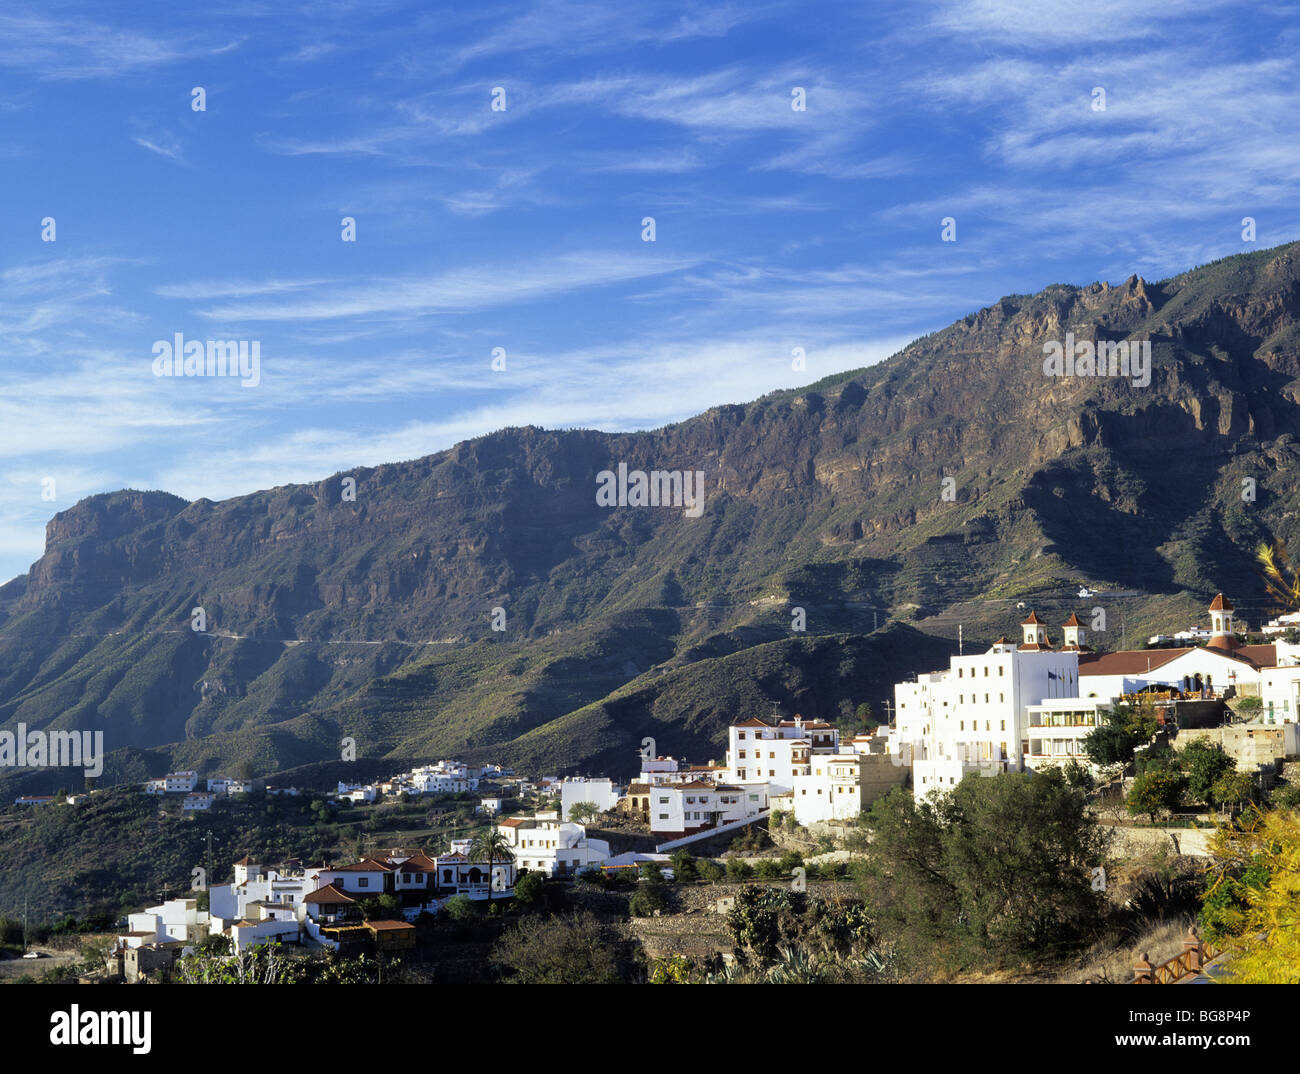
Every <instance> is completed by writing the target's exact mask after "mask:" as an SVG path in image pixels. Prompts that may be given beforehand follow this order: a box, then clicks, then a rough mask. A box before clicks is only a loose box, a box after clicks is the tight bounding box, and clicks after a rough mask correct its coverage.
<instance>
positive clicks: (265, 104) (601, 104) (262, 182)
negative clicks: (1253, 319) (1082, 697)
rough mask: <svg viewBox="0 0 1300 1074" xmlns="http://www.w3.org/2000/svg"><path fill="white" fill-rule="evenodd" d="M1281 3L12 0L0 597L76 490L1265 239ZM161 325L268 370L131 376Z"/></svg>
mask: <svg viewBox="0 0 1300 1074" xmlns="http://www.w3.org/2000/svg"><path fill="white" fill-rule="evenodd" d="M1296 14H1297V9H1296V5H1295V4H1283V5H1277V6H1275V7H1273V8H1270V9H1269V10H1268V11H1263V12H1261V11H1258V10H1255V9H1252V8H1249V7H1247V6H1245V5H1238V4H1231V3H1221V2H1216V0H1189V2H1183V3H1162V4H1143V3H1136V4H1134V3H1120V2H1117V0H1102V2H1100V3H1094V4H1091V5H1088V6H1086V7H1080V6H1078V5H1067V4H1065V3H1058V2H1056V0H1050V2H1045V3H1029V2H1025V3H1012V2H1001V0H969V2H959V3H948V4H930V3H918V4H908V3H893V2H886V3H883V4H879V5H872V6H871V8H870V10H868V11H862V12H856V13H855V12H834V13H833V14H832V13H828V12H827V11H826V10H824V9H823V8H821V7H820V6H816V5H806V4H792V3H759V4H755V5H741V4H728V5H722V6H715V5H704V4H669V5H656V6H655V7H654V8H653V9H649V10H644V9H639V8H638V9H634V10H628V9H625V8H623V7H622V6H619V7H618V8H615V7H613V6H611V5H597V4H583V3H568V2H559V3H557V2H543V3H535V4H527V5H519V4H501V5H489V6H487V7H479V6H477V5H476V6H475V8H474V10H472V11H466V10H463V9H459V8H452V7H450V6H447V7H445V8H434V9H430V8H428V7H427V6H426V5H423V4H416V3H400V2H385V0H380V2H377V3H352V2H347V0H341V2H337V3H330V4H324V5H316V6H314V7H313V8H312V9H311V11H310V14H309V15H302V14H298V13H296V12H288V13H286V12H283V11H280V10H278V9H277V6H275V5H269V4H268V5H257V4H244V5H239V6H237V7H235V8H232V9H228V10H227V9H214V10H198V11H190V12H183V13H178V12H176V11H175V10H173V9H172V8H170V7H168V6H165V5H162V4H157V3H147V4H144V5H136V6H132V7H131V9H130V10H129V11H126V12H123V13H122V14H120V15H117V16H113V17H112V18H111V19H110V17H109V16H107V15H105V13H104V9H103V8H102V7H101V6H100V5H90V4H81V3H71V2H63V0H54V2H53V3H49V4H43V5H17V6H14V7H10V8H8V9H6V11H5V12H4V13H3V14H0V118H2V120H3V123H4V130H5V138H4V139H3V146H4V148H3V149H0V157H2V159H3V166H4V169H5V173H6V181H7V183H6V185H7V188H8V189H7V192H6V198H5V199H4V202H3V205H2V206H0V345H2V347H3V349H2V350H0V455H2V456H3V460H4V462H3V466H2V467H0V489H2V490H3V492H4V494H5V496H6V501H5V502H6V503H7V504H8V505H9V510H8V511H6V512H5V514H4V516H3V518H2V519H0V579H4V578H9V577H12V576H14V575H17V574H19V573H21V572H23V571H25V570H26V568H27V566H28V565H29V564H30V563H31V562H32V561H33V560H35V559H36V558H38V557H39V555H40V554H41V552H42V549H43V543H44V528H45V523H46V522H47V521H48V519H49V518H50V517H51V516H52V515H53V514H55V513H56V512H58V511H60V510H65V509H66V508H68V507H69V506H71V505H72V504H73V503H75V502H76V501H77V500H79V499H81V498H83V497H85V496H87V495H91V494H94V493H97V492H103V491H109V490H112V489H117V488H124V487H136V488H161V489H166V490H168V491H171V492H175V493H177V494H179V495H182V496H185V497H186V498H189V499H196V498H199V497H201V496H206V497H208V498H210V499H220V498H224V497H227V496H230V495H236V494H240V493H246V492H251V491H254V490H257V489H262V488H270V487H273V486H276V485H282V484H286V483H290V482H300V481H311V480H317V479H319V478H320V477H322V476H324V475H326V474H329V473H332V472H336V471H338V470H341V469H345V468H347V467H350V466H357V465H376V464H379V463H382V462H389V461H396V460H400V459H407V458H415V457H419V456H423V455H427V454H430V453H432V452H435V451H438V450H442V449H444V448H447V447H449V446H451V445H452V444H454V443H455V442H457V441H459V440H463V439H467V438H470V437H474V436H479V435H483V434H486V433H489V432H491V431H493V430H495V429H498V428H501V427H503V426H510V425H527V424H532V425H543V426H547V427H553V428H565V427H577V426H581V427H593V428H600V429H606V430H610V431H620V430H632V429H642V428H653V427H657V426H661V425H664V424H666V423H669V422H672V421H676V420H681V419H683V418H686V417H689V416H691V415H692V414H696V413H699V412H701V411H704V410H707V409H708V408H709V407H711V406H715V405H718V404H722V403H735V402H743V401H747V400H750V399H754V398H756V397H758V396H761V395H763V394H765V393H767V392H769V391H773V390H776V389H780V388H793V387H797V386H800V385H803V384H808V383H812V382H814V381H817V380H819V379H821V378H822V377H824V376H828V375H830V374H834V373H838V372H842V371H844V370H847V369H853V368H856V367H859V366H862V365H866V364H870V363H872V362H875V361H878V360H880V359H882V358H884V357H887V356H888V355H889V354H892V353H894V352H896V351H898V350H899V349H900V348H901V347H902V346H903V345H904V344H905V343H906V342H907V341H908V340H910V339H912V338H915V337H916V336H918V335H922V334H925V333H927V332H931V331H934V330H937V329H939V328H942V327H944V326H946V325H948V324H950V323H951V322H953V321H954V320H957V319H959V318H961V317H963V316H965V315H967V314H969V313H971V312H973V311H974V310H976V309H978V308H981V307H983V306H986V305H988V304H990V303H992V302H995V301H996V300H997V299H998V298H999V297H1001V296H1002V295H1005V294H1011V293H1029V292H1034V291H1037V290H1039V289H1041V288H1042V287H1044V286H1046V285H1048V284H1051V283H1057V282H1065V283H1073V284H1078V285H1085V284H1087V283H1090V282H1092V281H1093V280H1096V279H1109V280H1111V281H1112V282H1114V281H1117V280H1121V279H1123V278H1125V277H1127V276H1128V275H1130V274H1131V273H1134V272H1136V273H1140V274H1142V275H1144V276H1146V277H1147V278H1148V279H1155V278H1160V277H1163V276H1169V275H1173V274H1176V273H1179V272H1182V271H1185V270H1187V269H1190V268H1192V267H1193V266H1195V265H1198V264H1203V263H1205V262H1208V261H1211V260H1214V259H1216V258H1219V257H1223V256H1226V255H1229V254H1232V253H1238V252H1242V251H1243V250H1249V249H1258V248H1262V247H1265V246H1273V245H1278V244H1280V243H1283V242H1287V241H1290V240H1291V239H1294V238H1295V237H1297V236H1298V235H1300V212H1298V211H1297V209H1296V208H1295V206H1296V204H1297V194H1298V193H1300V189H1298V188H1300V144H1298V143H1297V141H1296V139H1295V137H1294V127H1295V121H1294V117H1295V116H1296V115H1300V78H1297V74H1298V73H1300V72H1298V70H1297V68H1298V67H1300V61H1297V59H1296V56H1297V54H1298V51H1300V50H1297V48H1296V46H1297V43H1300V42H1298V40H1297V38H1298V36H1300V35H1298V34H1297V26H1300V23H1298V22H1297V20H1296V18H1295V16H1296ZM196 86H201V87H203V89H204V92H205V94H206V110H205V111H201V112H196V111H193V110H192V108H191V96H192V94H191V91H192V89H193V88H194V87H196ZM1098 86H1100V87H1104V89H1105V91H1106V103H1107V107H1106V110H1105V111H1104V112H1098V111H1095V110H1094V108H1093V100H1094V95H1093V90H1094V87H1098ZM495 87H501V88H502V89H503V90H504V91H505V99H506V107H505V110H504V111H493V109H492V99H493V90H494V88H495ZM795 87H799V88H801V89H802V90H803V91H804V94H805V97H806V110H804V111H795V110H794V109H792V107H791V102H792V90H793V89H794V88H795ZM947 216H952V217H955V218H956V220H957V241H956V242H955V243H944V242H942V241H941V237H940V232H941V220H942V218H944V217H947ZM1246 216H1250V217H1253V218H1254V219H1255V220H1256V221H1257V222H1258V223H1257V227H1258V241H1257V242H1256V243H1246V242H1243V241H1242V235H1241V220H1242V218H1243V217H1246ZM46 217H53V218H54V219H55V221H56V223H57V234H56V238H55V241H53V242H43V241H42V230H43V225H42V221H43V220H44V219H45V218H46ZM344 217H351V218H354V219H355V221H356V241H355V242H344V241H342V239H341V233H342V223H341V222H342V220H343V218H344ZM645 217H654V219H655V224H656V229H655V230H656V234H655V241H654V242H653V243H651V242H644V241H642V232H643V225H642V221H643V219H644V218H645ZM178 332H179V333H183V334H184V336H185V337H186V338H187V339H199V340H206V339H243V340H257V341H258V342H259V343H260V350H261V362H262V376H261V383H260V384H259V385H258V387H256V388H245V387H242V386H241V385H240V384H239V383H238V382H237V381H219V380H215V379H203V378H159V377H155V376H154V375H153V371H152V368H151V366H152V359H153V354H152V351H151V348H152V346H153V344H154V342H155V341H157V340H170V339H172V338H173V336H174V334H175V333H178ZM497 347H500V348H503V349H504V350H505V353H506V356H507V359H506V360H507V368H506V371H504V372H493V371H492V369H491V367H490V362H491V357H492V352H493V349H494V348H497ZM796 347H802V348H803V349H804V351H805V352H806V354H807V367H806V370H805V371H803V372H798V371H795V370H794V369H792V367H791V353H792V351H793V349H794V348H796ZM47 477H53V478H54V479H55V487H56V490H57V492H56V495H55V497H54V499H53V500H46V499H43V498H42V489H43V484H42V483H43V480H44V479H45V478H47Z"/></svg>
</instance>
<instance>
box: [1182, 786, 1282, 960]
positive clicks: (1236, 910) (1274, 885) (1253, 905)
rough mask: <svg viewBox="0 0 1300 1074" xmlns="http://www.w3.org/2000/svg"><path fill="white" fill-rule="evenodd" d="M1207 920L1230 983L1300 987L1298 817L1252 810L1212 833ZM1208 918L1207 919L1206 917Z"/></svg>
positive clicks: (1203, 917)
mask: <svg viewBox="0 0 1300 1074" xmlns="http://www.w3.org/2000/svg"><path fill="white" fill-rule="evenodd" d="M1210 849H1211V854H1212V857H1213V862H1214V867H1215V874H1216V875H1215V879H1214V881H1213V883H1212V884H1211V885H1210V887H1209V889H1208V890H1207V892H1206V897H1205V909H1204V910H1203V911H1202V921H1203V923H1205V924H1206V926H1207V927H1206V936H1207V938H1209V939H1211V940H1213V941H1214V942H1216V943H1217V944H1218V945H1219V946H1220V947H1225V948H1226V949H1227V955H1226V958H1225V963H1226V968H1227V970H1228V971H1229V972H1228V974H1227V975H1226V976H1225V977H1224V980H1226V981H1229V982H1231V983H1233V984H1300V899H1297V892H1300V815H1297V814H1296V813H1294V812H1291V811H1290V810H1272V811H1270V812H1268V813H1265V814H1263V815H1261V814H1258V813H1255V812H1254V811H1248V813H1247V814H1246V815H1245V816H1243V818H1242V819H1241V820H1239V821H1238V822H1236V823H1234V824H1232V825H1228V826H1225V827H1223V828H1221V829H1219V831H1218V832H1216V833H1215V837H1214V840H1213V842H1212V844H1211V848H1210ZM1207 918H1208V920H1207Z"/></svg>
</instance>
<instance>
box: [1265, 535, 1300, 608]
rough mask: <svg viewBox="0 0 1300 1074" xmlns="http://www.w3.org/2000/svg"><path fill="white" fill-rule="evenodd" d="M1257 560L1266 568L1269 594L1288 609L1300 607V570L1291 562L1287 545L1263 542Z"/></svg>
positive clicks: (1279, 542) (1266, 584)
mask: <svg viewBox="0 0 1300 1074" xmlns="http://www.w3.org/2000/svg"><path fill="white" fill-rule="evenodd" d="M1255 560H1256V562H1258V563H1259V564H1260V566H1262V567H1263V568H1264V586H1265V588H1266V589H1267V590H1268V594H1269V596H1270V597H1272V598H1273V599H1274V600H1276V601H1277V602H1278V603H1279V604H1282V605H1283V606H1284V607H1286V608H1288V609H1295V608H1300V570H1297V569H1296V568H1295V567H1294V566H1293V565H1292V563H1291V557H1290V555H1289V554H1288V553H1287V548H1286V545H1285V544H1284V543H1283V542H1282V541H1278V542H1277V544H1275V545H1269V544H1261V545H1260V546H1259V547H1258V548H1257V549H1255Z"/></svg>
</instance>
